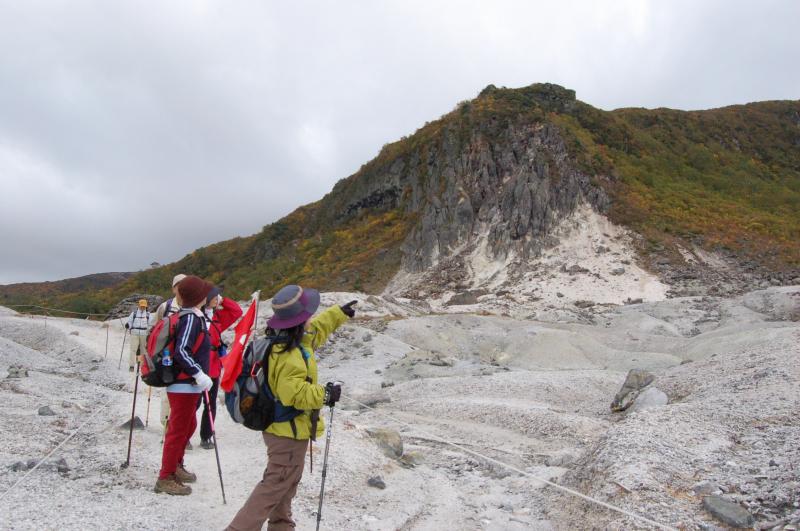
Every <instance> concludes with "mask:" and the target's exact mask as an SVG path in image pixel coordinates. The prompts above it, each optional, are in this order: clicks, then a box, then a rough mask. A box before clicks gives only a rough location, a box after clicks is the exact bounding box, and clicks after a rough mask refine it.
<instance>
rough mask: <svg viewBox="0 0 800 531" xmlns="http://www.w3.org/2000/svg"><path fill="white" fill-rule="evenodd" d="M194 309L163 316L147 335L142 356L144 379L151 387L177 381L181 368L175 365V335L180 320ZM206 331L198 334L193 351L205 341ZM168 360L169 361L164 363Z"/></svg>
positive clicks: (167, 384) (164, 385) (165, 385)
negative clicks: (145, 349)
mask: <svg viewBox="0 0 800 531" xmlns="http://www.w3.org/2000/svg"><path fill="white" fill-rule="evenodd" d="M190 313H192V310H181V311H179V312H177V313H173V314H171V315H168V316H165V317H163V318H162V319H161V320H159V321H158V322H157V323H156V324H155V325H153V328H152V329H151V330H150V333H149V334H148V335H147V351H146V352H145V354H144V355H143V356H142V358H143V360H144V361H143V363H142V364H141V369H142V381H143V382H144V383H146V384H147V385H149V386H150V387H167V386H169V385H172V384H173V383H175V379H176V377H177V376H178V374H179V373H180V369H178V368H177V367H175V358H174V355H175V335H176V333H177V330H178V321H180V319H181V317H183V316H184V315H189V314H190ZM204 337H205V332H202V333H200V334H198V335H197V340H196V341H195V344H194V345H193V346H192V353H194V352H197V349H198V348H200V345H201V344H202V343H203V339H204ZM165 361H167V363H164V362H165Z"/></svg>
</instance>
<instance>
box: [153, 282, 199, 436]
mask: <svg viewBox="0 0 800 531" xmlns="http://www.w3.org/2000/svg"><path fill="white" fill-rule="evenodd" d="M184 278H186V275H184V274H183V273H178V274H177V275H175V276H174V277H172V297H170V298H169V299H167V300H165V301H164V302H162V303H161V304H160V305H159V306H158V308H157V309H156V316H155V322H158V321H160V320H161V319H163V318H164V317H168V316H170V315H172V314H174V313H178V312H179V311H180V310H181V300H180V297H178V284H180V282H181V280H183V279H184ZM167 420H169V399H168V398H167V393H164V394H163V395H162V396H161V425H162V426H164V428H166V427H167ZM189 449H191V448H189Z"/></svg>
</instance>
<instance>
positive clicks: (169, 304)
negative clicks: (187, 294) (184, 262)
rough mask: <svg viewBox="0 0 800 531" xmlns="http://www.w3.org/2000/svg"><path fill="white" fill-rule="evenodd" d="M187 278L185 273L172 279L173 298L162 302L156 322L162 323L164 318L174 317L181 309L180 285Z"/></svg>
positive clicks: (157, 311)
mask: <svg viewBox="0 0 800 531" xmlns="http://www.w3.org/2000/svg"><path fill="white" fill-rule="evenodd" d="M184 278H186V275H184V274H183V273H180V274H177V275H175V276H174V277H172V297H171V298H169V299H167V300H165V301H164V302H162V303H161V304H160V305H159V306H158V308H157V309H156V316H155V321H160V320H161V319H162V318H164V316H168V315H172V314H173V313H175V312H177V311H178V310H180V309H181V302H180V299H179V298H178V284H180V282H181V280H183V279H184Z"/></svg>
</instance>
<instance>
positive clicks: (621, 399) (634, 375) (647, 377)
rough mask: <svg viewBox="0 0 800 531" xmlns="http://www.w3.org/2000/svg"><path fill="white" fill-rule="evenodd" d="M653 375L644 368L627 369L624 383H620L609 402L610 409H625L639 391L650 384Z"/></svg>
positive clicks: (653, 377) (653, 378)
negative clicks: (620, 385)
mask: <svg viewBox="0 0 800 531" xmlns="http://www.w3.org/2000/svg"><path fill="white" fill-rule="evenodd" d="M653 380H655V376H653V375H652V374H650V373H649V372H647V371H645V370H644V369H631V370H630V371H628V376H626V377H625V383H623V384H622V388H620V390H619V392H617V394H616V395H615V396H614V400H613V401H612V402H611V411H625V410H626V409H628V408H629V407H630V405H631V404H633V401H634V400H636V397H637V396H639V392H640V391H641V390H642V389H644V388H645V387H647V386H648V385H650V384H651V383H652V382H653Z"/></svg>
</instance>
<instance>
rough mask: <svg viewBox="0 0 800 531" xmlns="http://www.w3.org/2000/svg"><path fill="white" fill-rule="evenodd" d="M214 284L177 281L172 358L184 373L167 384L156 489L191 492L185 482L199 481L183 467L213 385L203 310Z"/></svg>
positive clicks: (190, 278)
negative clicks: (167, 410)
mask: <svg viewBox="0 0 800 531" xmlns="http://www.w3.org/2000/svg"><path fill="white" fill-rule="evenodd" d="M213 287H214V286H213V285H212V284H211V283H209V282H206V281H205V280H203V279H202V278H199V277H196V276H187V277H186V278H184V279H183V280H181V281H180V283H179V284H178V296H179V297H180V299H181V311H180V313H181V316H180V319H179V321H178V326H177V328H176V331H175V352H174V353H172V359H173V363H174V364H175V367H176V368H177V369H180V371H181V372H180V373H179V374H178V375H177V376H176V378H175V383H174V384H172V385H170V386H169V387H167V397H168V399H169V405H170V411H171V412H170V416H169V422H168V423H167V433H166V435H165V436H164V447H163V449H162V452H161V471H160V472H159V474H158V481H156V486H155V489H154V490H155V491H156V492H166V493H167V494H178V495H186V494H191V492H192V488H191V487H189V486H188V485H186V483H192V482H194V481H196V480H197V476H195V475H194V474H192V473H191V472H189V471H188V470H186V467H184V465H183V454H184V452H185V451H186V443H187V442H189V438H190V437H191V436H192V433H194V430H195V428H197V417H196V414H195V410H196V409H197V408H196V405H197V401H198V400H199V399H200V394H201V393H202V392H203V391H208V390H209V389H211V386H212V385H213V382H212V381H211V378H209V377H208V374H207V373H208V354H209V352H210V350H211V342H210V338H209V334H208V330H207V329H206V322H205V317H204V315H203V312H201V311H200V308H202V307H203V305H204V304H205V303H206V297H208V293H209V292H210V291H211V289H212V288H213Z"/></svg>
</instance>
